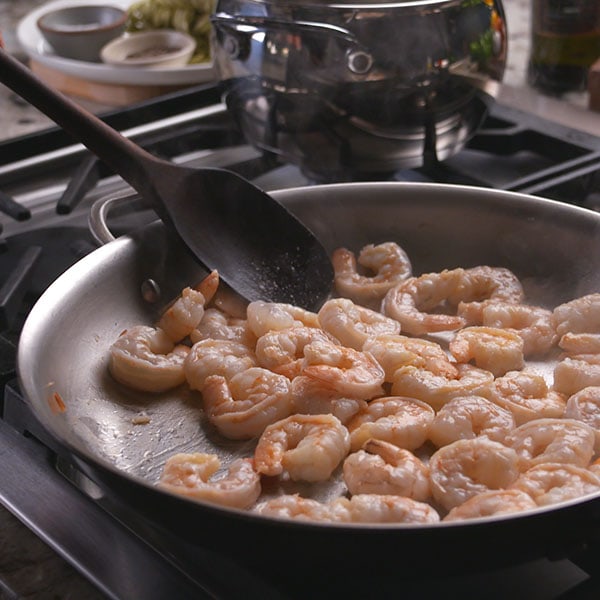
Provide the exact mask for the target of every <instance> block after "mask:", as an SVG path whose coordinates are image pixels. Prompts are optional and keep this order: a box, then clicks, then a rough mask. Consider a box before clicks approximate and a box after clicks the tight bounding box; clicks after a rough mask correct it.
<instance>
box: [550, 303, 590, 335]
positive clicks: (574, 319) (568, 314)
mask: <svg viewBox="0 0 600 600" xmlns="http://www.w3.org/2000/svg"><path fill="white" fill-rule="evenodd" d="M552 318H553V320H554V326H555V328H556V333H557V334H558V335H559V336H560V337H562V336H563V335H564V334H565V333H600V294H588V295H587V296H581V297H579V298H576V299H575V300H571V301H570V302H565V303H564V304H560V305H559V306H557V307H556V308H555V309H554V311H553V314H552Z"/></svg>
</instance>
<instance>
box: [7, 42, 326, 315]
mask: <svg viewBox="0 0 600 600" xmlns="http://www.w3.org/2000/svg"><path fill="white" fill-rule="evenodd" d="M0 81H1V82H2V83H3V84H4V85H6V86H7V87H9V88H11V89H12V90H13V91H14V92H16V93H17V94H19V95H20V96H22V97H23V98H24V99H25V100H27V101H28V102H30V103H31V104H33V105H34V106H35V107H36V108H38V109H39V110H40V111H41V112H43V113H44V114H46V115H47V116H48V117H50V118H51V119H52V120H53V121H54V122H56V123H57V124H58V125H60V126H61V127H62V128H63V129H64V130H65V131H67V132H68V133H69V134H70V135H71V136H72V137H73V138H75V139H76V140H77V141H79V142H81V143H82V144H83V145H85V146H86V147H87V148H89V150H91V151H92V152H93V153H94V154H96V156H98V158H100V159H101V160H102V161H103V162H105V163H106V164H107V165H108V166H110V167H111V168H112V169H114V171H115V172H117V173H118V174H119V175H120V176H121V177H122V178H123V179H124V180H125V181H126V182H127V183H129V185H131V186H132V187H133V188H134V189H135V190H136V192H138V193H139V194H140V195H141V196H142V198H143V199H144V200H145V201H147V202H149V203H150V204H151V206H152V207H153V208H154V210H155V211H156V212H157V214H158V215H159V217H160V218H161V219H162V220H163V221H164V223H165V224H166V225H167V226H169V227H172V228H173V229H174V230H175V231H176V232H177V234H178V235H179V236H180V237H181V239H182V240H183V241H184V243H185V244H186V245H187V247H188V248H189V249H190V251H191V252H192V253H193V254H194V255H195V256H196V257H197V259H198V260H199V261H200V262H201V263H202V264H203V265H204V266H205V267H206V268H208V269H217V270H218V272H219V275H220V277H221V278H222V279H223V280H224V281H225V282H226V283H228V284H229V285H230V286H231V287H232V288H233V289H234V290H235V291H236V292H238V293H239V294H241V295H242V296H243V297H245V298H246V299H248V300H266V301H272V302H289V303H292V304H296V305H298V306H302V307H304V308H307V309H309V310H315V309H316V308H318V307H319V306H320V305H321V304H322V302H323V301H324V300H325V298H326V297H327V295H328V294H329V292H330V290H331V287H332V282H333V269H332V266H331V262H330V260H329V257H328V255H327V252H326V251H325V249H324V248H323V246H322V244H321V243H320V242H319V241H318V240H317V239H316V237H315V236H314V235H313V234H312V233H311V232H310V231H309V230H308V229H307V228H306V227H305V226H304V225H303V224H302V223H301V222H300V221H298V219H296V217H294V216H293V215H292V214H291V213H290V212H289V211H288V210H287V209H286V208H285V207H284V206H282V205H281V204H280V203H279V202H277V201H276V200H275V199H274V198H272V197H271V196H269V195H268V194H267V193H265V192H263V191H262V190H260V189H259V188H257V187H256V186H255V185H253V184H252V183H250V182H249V181H247V180H246V179H244V178H242V177H240V176H239V175H237V174H236V173H233V172H231V171H227V170H224V169H207V168H202V169H194V168H189V167H183V166H178V165H175V164H173V163H171V162H168V161H165V160H162V159H159V158H156V157H155V156H153V155H152V154H150V153H148V152H146V151H145V150H143V149H142V148H140V147H139V146H137V145H136V144H134V143H133V142H132V141H131V140H128V139H127V138H125V137H123V136H122V135H121V134H120V133H118V132H117V131H115V130H114V129H112V128H111V127H110V126H108V125H106V123H104V122H103V121H102V120H101V119H99V118H97V117H96V116H94V115H93V114H91V113H89V112H87V111H86V110H84V109H83V108H81V107H80V106H79V105H78V104H76V103H75V102H73V101H72V100H70V99H69V98H67V97H66V96H64V95H62V94H60V93H59V92H57V91H55V90H53V89H52V88H50V87H48V86H47V85H46V84H44V83H43V82H42V81H40V80H39V79H38V78H37V77H36V76H35V75H34V74H33V73H31V72H30V71H29V69H27V67H25V66H24V65H22V64H21V63H20V62H19V61H18V60H16V59H15V58H13V57H12V56H11V55H10V54H8V53H7V52H5V51H4V50H0Z"/></svg>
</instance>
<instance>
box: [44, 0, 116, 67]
mask: <svg viewBox="0 0 600 600" xmlns="http://www.w3.org/2000/svg"><path fill="white" fill-rule="evenodd" d="M126 21H127V12H126V11H125V10H123V9H121V8H119V7H118V6H110V5H107V6H104V5H86V4H84V5H77V6H67V7H62V8H58V9H56V10H50V11H48V12H45V13H43V14H42V15H41V16H40V17H39V18H38V19H37V21H36V24H37V26H38V28H39V30H40V32H41V33H42V35H43V36H44V37H45V38H46V40H47V41H48V43H49V44H50V45H51V46H52V48H53V50H54V51H55V52H56V54H57V55H58V56H64V57H66V58H73V59H76V60H82V61H90V62H94V61H96V62H97V61H98V60H99V59H100V50H101V49H102V48H103V47H104V46H105V45H106V44H107V43H108V42H110V41H111V40H113V39H114V38H116V37H117V36H119V35H121V34H122V33H123V31H124V30H125V24H126Z"/></svg>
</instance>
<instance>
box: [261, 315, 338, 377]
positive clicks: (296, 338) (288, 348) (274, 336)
mask: <svg viewBox="0 0 600 600" xmlns="http://www.w3.org/2000/svg"><path fill="white" fill-rule="evenodd" d="M317 341H321V342H330V343H332V344H335V343H337V341H336V340H335V338H333V337H332V336H331V335H329V334H328V333H327V332H325V331H323V330H322V329H317V328H316V327H305V326H303V325H298V326H295V327H289V328H288V329H279V330H274V331H269V332H268V333H265V334H264V335H261V336H260V337H259V338H258V340H257V342H256V358H257V360H258V364H259V365H260V366H261V367H264V368H265V369H270V370H271V371H275V372H276V373H280V374H281V375H285V376H286V377H288V378H289V379H293V378H294V377H296V376H297V375H300V372H301V371H302V363H303V360H304V348H305V347H306V346H307V345H308V344H311V343H312V342H317Z"/></svg>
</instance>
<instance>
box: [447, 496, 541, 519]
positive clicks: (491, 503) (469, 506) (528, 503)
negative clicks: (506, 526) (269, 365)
mask: <svg viewBox="0 0 600 600" xmlns="http://www.w3.org/2000/svg"><path fill="white" fill-rule="evenodd" d="M533 508H537V504H536V503H535V502H534V500H533V498H532V497H531V496H530V495H529V494H526V493H525V492H523V491H521V490H518V489H516V488H515V489H507V490H490V491H489V492H482V493H481V494H477V495H476V496H472V497H471V498H469V499H468V500H466V501H465V502H463V503H462V504H460V505H459V506H455V507H454V508H453V509H452V510H450V512H448V514H447V515H446V516H445V517H444V519H443V520H444V521H464V520H466V519H477V518H479V517H492V516H495V515H506V514H510V513H515V512H522V511H524V510H531V509H533Z"/></svg>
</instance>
